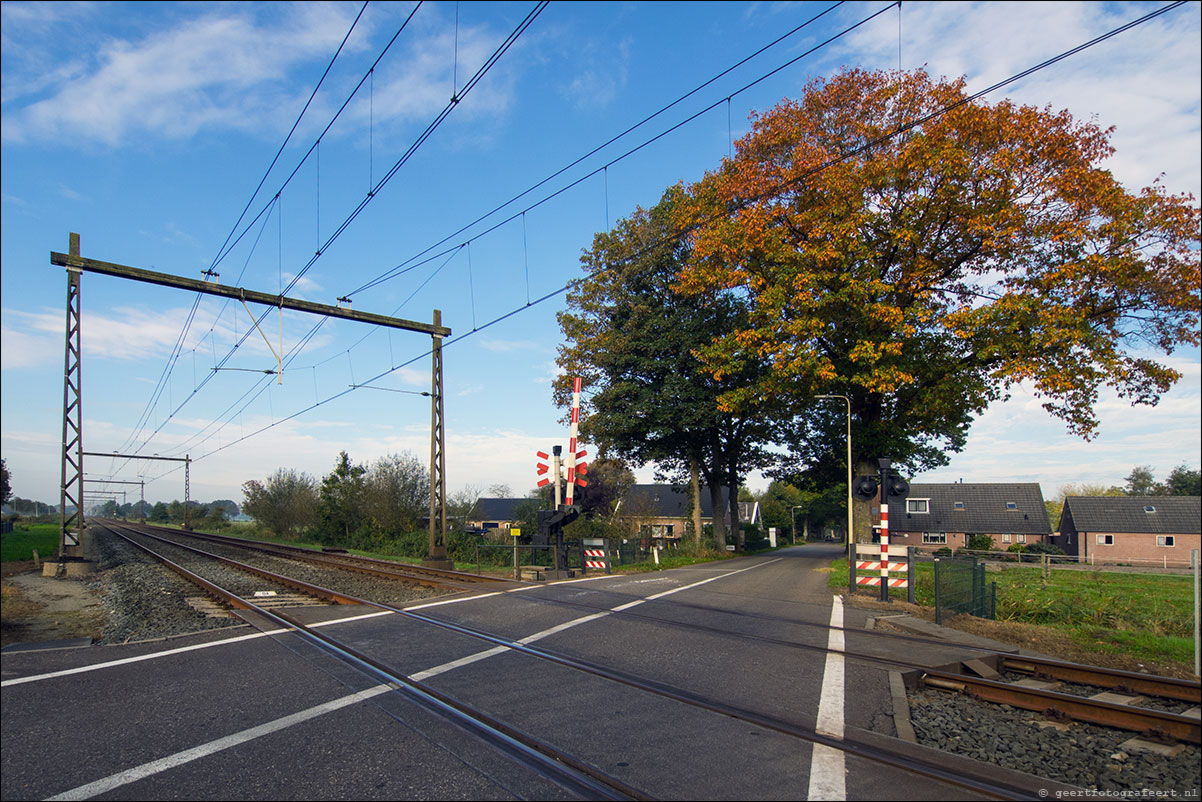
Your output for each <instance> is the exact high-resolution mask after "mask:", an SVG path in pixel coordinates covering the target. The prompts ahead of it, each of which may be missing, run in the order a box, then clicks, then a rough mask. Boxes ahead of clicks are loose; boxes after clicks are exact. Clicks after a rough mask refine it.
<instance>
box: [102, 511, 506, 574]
mask: <svg viewBox="0 0 1202 802" xmlns="http://www.w3.org/2000/svg"><path fill="white" fill-rule="evenodd" d="M121 526H123V527H125V528H127V529H129V530H132V531H138V532H146V533H148V534H156V535H158V536H160V537H165V538H168V539H172V538H187V539H194V540H202V541H206V542H209V543H217V544H221V545H223V546H227V547H230V548H236V549H242V550H247V551H254V552H258V553H260V554H270V555H274V556H277V557H282V558H285V559H290V560H301V561H304V562H307V563H310V564H312V565H319V566H322V567H326V568H335V569H339V570H349V571H355V572H357V573H361V574H365V575H368V576H375V577H382V578H385V579H396V580H402V581H406V582H416V583H418V584H421V585H426V586H428V587H433V588H438V589H440V590H447V591H478V590H480V589H481V588H483V587H485V586H493V587H495V588H503V587H511V586H512V584H513V583H512V581H511V580H507V579H501V578H497V577H491V576H482V575H480V574H469V573H467V572H464V571H449V570H446V569H440V568H430V567H427V566H422V565H411V564H408V563H399V562H394V561H391V560H379V559H375V558H372V557H361V556H357V555H353V554H347V553H346V552H344V551H326V550H323V551H316V550H314V549H309V548H304V547H302V546H291V545H287V544H282V543H266V542H263V541H257V540H247V539H245V538H236V537H227V536H224V535H215V534H210V533H207V532H185V531H182V530H179V529H171V528H168V527H158V526H150V525H146V524H138V525H132V524H125V523H123V524H121Z"/></svg>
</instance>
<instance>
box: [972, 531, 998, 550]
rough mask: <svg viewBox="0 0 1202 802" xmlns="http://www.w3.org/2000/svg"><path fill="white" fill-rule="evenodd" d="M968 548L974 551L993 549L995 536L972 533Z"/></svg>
mask: <svg viewBox="0 0 1202 802" xmlns="http://www.w3.org/2000/svg"><path fill="white" fill-rule="evenodd" d="M968 548H969V549H971V550H972V551H993V550H994V545H993V538H992V537H991V536H990V535H971V536H970V537H969V538H968Z"/></svg>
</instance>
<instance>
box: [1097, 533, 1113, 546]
mask: <svg viewBox="0 0 1202 802" xmlns="http://www.w3.org/2000/svg"><path fill="white" fill-rule="evenodd" d="M1098 545H1099V546H1113V545H1114V535H1098Z"/></svg>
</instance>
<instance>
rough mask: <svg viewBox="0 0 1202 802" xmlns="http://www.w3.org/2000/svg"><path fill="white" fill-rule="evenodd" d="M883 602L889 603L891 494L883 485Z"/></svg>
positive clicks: (882, 484)
mask: <svg viewBox="0 0 1202 802" xmlns="http://www.w3.org/2000/svg"><path fill="white" fill-rule="evenodd" d="M881 601H889V494H888V491H887V490H886V487H885V484H884V483H883V482H882V483H881Z"/></svg>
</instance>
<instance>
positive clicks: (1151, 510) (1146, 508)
mask: <svg viewBox="0 0 1202 802" xmlns="http://www.w3.org/2000/svg"><path fill="white" fill-rule="evenodd" d="M1144 512H1156V508H1155V507H1153V506H1152V505H1151V504H1148V505H1146V506H1145V507H1144Z"/></svg>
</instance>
